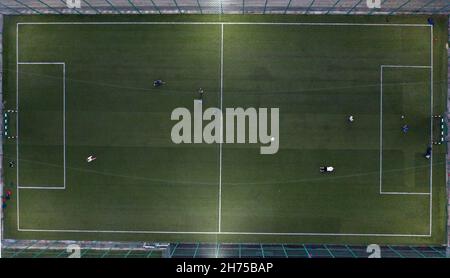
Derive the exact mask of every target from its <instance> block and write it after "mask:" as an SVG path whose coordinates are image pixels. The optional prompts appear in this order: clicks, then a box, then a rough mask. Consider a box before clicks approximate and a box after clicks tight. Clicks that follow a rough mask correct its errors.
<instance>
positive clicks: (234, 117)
mask: <svg viewBox="0 0 450 278" xmlns="http://www.w3.org/2000/svg"><path fill="white" fill-rule="evenodd" d="M268 111H269V109H268V108H258V109H256V108H253V107H250V108H247V109H245V110H244V108H241V107H238V108H225V117H224V115H223V112H222V110H221V109H219V108H216V107H210V108H208V109H206V110H205V111H203V102H202V100H194V115H193V116H192V115H191V111H190V110H189V109H188V108H186V107H178V108H175V109H174V110H173V111H172V115H171V117H170V118H171V120H173V121H178V122H177V123H176V124H175V125H174V126H173V127H172V131H171V138H172V142H174V143H175V144H181V143H184V144H192V143H194V144H200V143H207V144H213V143H219V144H222V143H226V144H234V143H238V144H244V143H250V144H257V143H259V144H261V145H262V146H261V147H260V153H261V154H275V153H277V152H278V148H279V142H280V137H279V122H280V121H279V112H280V111H279V108H270V131H269V130H268V125H269V123H268V122H269V115H268ZM224 120H225V130H224ZM203 121H207V123H206V124H205V126H203ZM192 122H193V125H194V128H193V129H192ZM247 123H248V126H247V125H246V124H247ZM192 131H193V132H192ZM269 132H270V133H269ZM192 133H193V134H192ZM247 135H248V138H246V136H247ZM235 139H236V140H235Z"/></svg>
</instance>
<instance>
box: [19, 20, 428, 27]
mask: <svg viewBox="0 0 450 278" xmlns="http://www.w3.org/2000/svg"><path fill="white" fill-rule="evenodd" d="M17 24H19V25H292V26H296V25H297V26H299V25H300V26H301V25H303V26H390V27H430V25H429V24H385V23H379V24H377V23H373V24H371V23H339V22H330V23H324V22H185V21H184V22H182V21H180V22H176V21H167V22H163V21H160V22H145V21H142V22H138V21H123V22H106V21H105V22H92V21H86V22H80V21H73V22H18V23H17Z"/></svg>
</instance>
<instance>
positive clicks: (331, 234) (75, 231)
mask: <svg viewBox="0 0 450 278" xmlns="http://www.w3.org/2000/svg"><path fill="white" fill-rule="evenodd" d="M32 24H35V25H42V24H49V25H56V24H61V25H72V24H93V25H95V24H156V25H157V24H168V25H169V24H175V25H178V24H180V25H181V24H186V25H197V24H222V25H227V24H228V25H322V26H327V25H337V26H391V27H393V26H403V27H429V25H423V24H354V23H251V22H249V23H217V22H213V23H204V22H198V23H193V22H183V23H182V22H116V23H114V22H102V23H99V22H58V23H57V22H35V23H32V22H28V23H17V24H16V64H17V65H18V64H19V43H18V42H19V25H32ZM18 75H19V69H18V66H16V110H17V111H18V107H19V102H18V88H19V78H18ZM18 117H19V116H18V113H17V119H18ZM16 125H17V130H18V120H17V123H16ZM18 148H19V141H18V139H17V144H16V150H17V166H18V165H19V160H18V153H19V152H18ZM17 181H19V167H17ZM16 187H17V189H18V183H17V185H16ZM430 227H431V224H430ZM17 231H21V232H55V233H126V234H205V235H208V234H210V235H222V234H223V235H279V236H357V237H365V236H370V237H431V230H430V234H428V235H423V234H383V233H379V234H377V233H368V234H358V233H251V232H178V231H113V230H71V229H67V230H49V229H21V228H20V227H19V190H17Z"/></svg>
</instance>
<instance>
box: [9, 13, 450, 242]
mask: <svg viewBox="0 0 450 278" xmlns="http://www.w3.org/2000/svg"><path fill="white" fill-rule="evenodd" d="M426 19H427V17H404V16H403V17H391V18H390V20H389V21H388V22H387V21H386V19H385V17H376V16H373V17H349V16H347V17H339V16H327V17H323V16H281V17H280V16H221V17H219V16H120V17H117V16H56V17H55V16H26V17H20V16H16V17H12V16H11V17H5V23H4V80H3V81H4V92H5V93H4V99H5V100H6V104H5V111H9V112H6V113H7V114H8V115H7V116H8V134H9V136H11V138H8V137H5V143H4V161H3V165H5V167H4V179H5V186H6V188H7V189H8V188H9V189H11V190H12V191H13V200H12V201H11V203H9V204H8V207H7V209H6V211H5V238H24V239H25V238H27V239H28V238H33V239H80V240H146V241H171V242H172V241H184V242H189V241H201V242H286V243H287V242H303V243H394V244H443V243H445V236H446V229H445V221H446V212H445V210H446V196H445V182H446V177H445V153H446V149H445V146H444V145H433V155H432V158H431V159H425V158H424V153H425V151H426V149H427V147H428V146H429V145H430V144H431V142H432V141H433V140H437V138H434V133H435V132H434V131H433V117H432V116H433V115H441V114H443V113H444V112H445V110H446V92H447V82H446V79H447V55H446V53H447V50H446V48H445V43H446V42H447V40H448V37H447V29H446V28H447V26H448V23H447V19H446V17H441V18H439V17H437V18H436V20H435V21H436V24H435V25H434V26H431V25H429V24H428V23H427V20H426ZM155 79H163V80H164V81H165V82H166V84H165V85H163V86H161V87H159V88H155V87H154V86H153V80H155ZM200 87H201V88H203V89H204V91H205V96H204V99H203V109H204V110H205V109H207V108H211V107H217V108H221V109H225V108H236V107H242V108H244V109H247V108H249V107H254V108H256V109H258V108H279V136H278V138H276V139H277V140H278V144H279V150H278V152H276V153H275V154H270V155H268V154H267V155H262V154H260V147H261V145H260V144H251V143H249V142H246V143H244V144H237V143H235V144H228V143H218V144H216V143H214V144H207V143H204V142H203V143H196V144H184V143H182V144H175V143H173V141H172V139H171V130H172V127H173V126H174V125H175V124H176V121H173V120H171V113H172V111H173V110H174V109H175V108H178V107H186V108H187V109H189V110H190V111H193V110H194V99H195V98H197V96H198V93H197V90H198V88H200ZM349 115H353V116H354V117H355V121H354V122H353V123H349V122H348V120H347V119H348V117H349ZM402 115H403V116H404V118H402ZM206 123H207V121H206V122H204V125H206ZM405 124H407V125H408V126H409V127H410V130H409V132H408V133H406V134H405V133H403V132H402V130H401V127H402V126H403V125H405ZM222 132H223V130H221V133H222ZM225 132H226V130H225ZM89 155H95V157H97V159H96V160H95V161H93V162H91V163H87V162H86V157H88V156H89ZM10 161H14V162H15V165H14V167H8V163H9V162H10ZM323 165H332V166H333V167H334V168H335V172H333V173H331V174H322V173H320V171H319V167H320V166H323Z"/></svg>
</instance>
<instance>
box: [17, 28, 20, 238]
mask: <svg viewBox="0 0 450 278" xmlns="http://www.w3.org/2000/svg"><path fill="white" fill-rule="evenodd" d="M16 111H17V115H16V117H17V118H16V132H17V133H19V24H17V25H16ZM19 139H20V138H19V136H17V138H16V165H17V170H16V194H17V197H16V199H17V206H16V210H17V211H16V213H17V230H19V229H20V225H19V223H20V210H19V207H20V204H19V200H20V198H19V194H20V190H19Z"/></svg>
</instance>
